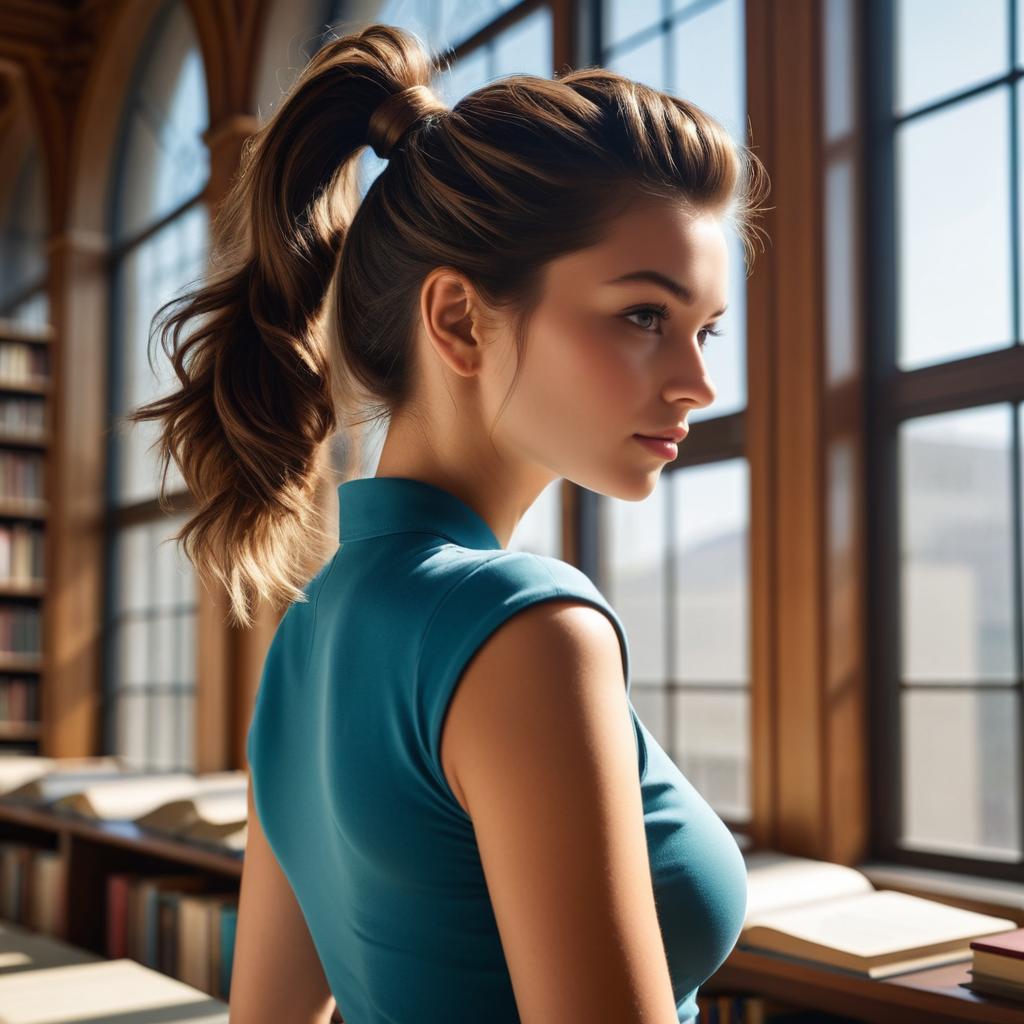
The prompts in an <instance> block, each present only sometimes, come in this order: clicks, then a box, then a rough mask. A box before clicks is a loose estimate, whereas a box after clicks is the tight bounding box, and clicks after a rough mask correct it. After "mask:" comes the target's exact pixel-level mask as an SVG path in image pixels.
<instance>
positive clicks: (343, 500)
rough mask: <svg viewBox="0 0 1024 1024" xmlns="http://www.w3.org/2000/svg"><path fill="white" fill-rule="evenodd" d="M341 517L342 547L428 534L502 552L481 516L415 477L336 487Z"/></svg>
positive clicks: (352, 482)
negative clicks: (385, 537) (384, 537)
mask: <svg viewBox="0 0 1024 1024" xmlns="http://www.w3.org/2000/svg"><path fill="white" fill-rule="evenodd" d="M338 517H339V519H338V525H339V540H340V542H341V543H342V544H344V543H345V542H346V541H352V540H363V539H365V538H367V537H380V536H382V535H384V534H388V533H430V534H434V535H435V536H438V537H446V538H447V539H448V540H450V541H453V542H454V543H456V544H459V545H461V546H462V547H466V548H479V549H480V550H494V549H500V548H501V542H500V541H499V540H498V538H497V537H496V536H495V534H494V531H493V530H492V529H491V528H490V526H488V524H487V521H486V520H485V519H484V518H483V516H481V515H480V513H479V512H477V511H476V510H475V509H473V508H471V507H470V506H469V505H467V504H466V502H464V501H463V500H462V499H461V498H457V497H456V496H455V495H454V494H452V493H451V492H450V491H446V490H442V489H441V488H440V487H436V486H435V485H434V484H428V483H426V482H425V481H423V480H414V479H412V478H411V477H404V476H371V477H359V478H357V479H353V480H346V481H345V482H344V483H342V484H341V485H340V486H339V487H338Z"/></svg>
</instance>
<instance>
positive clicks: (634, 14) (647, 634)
mask: <svg viewBox="0 0 1024 1024" xmlns="http://www.w3.org/2000/svg"><path fill="white" fill-rule="evenodd" d="M599 35H600V37H601V42H600V46H599V51H600V52H599V55H598V58H597V59H598V61H599V63H601V64H602V65H604V66H605V67H608V68H611V69H612V70H614V71H618V72H621V73H622V74H624V75H628V76H629V77H630V78H634V79H636V80H637V81H641V82H644V83H645V84H647V85H650V86H651V87H653V88H656V89H661V90H663V91H666V92H671V93H673V94H675V95H678V96H681V97H682V98H684V99H686V100H689V101H691V102H693V103H696V104H697V105H698V106H700V107H702V108H703V109H704V110H706V111H707V112H708V113H709V114H711V115H712V116H713V117H715V118H717V119H718V120H719V121H720V122H721V123H722V124H723V125H724V126H725V127H726V129H728V130H729V131H730V133H731V134H732V135H733V137H734V138H736V140H737V141H738V142H740V143H747V142H748V141H749V140H748V138H747V135H746V101H745V92H746V78H745V63H744V48H745V38H744V5H743V3H742V0H713V2H695V0H691V2H688V3H687V2H682V0H676V2H669V0H664V2H662V0H645V2H643V3H632V2H630V3H627V2H626V0H603V2H602V4H601V23H600V32H599ZM726 237H727V240H728V243H729V252H730V269H729V309H728V312H727V313H726V314H725V315H724V316H723V317H722V318H721V320H720V321H719V323H720V327H721V330H722V332H723V337H721V338H711V339H709V343H708V346H707V353H706V356H705V362H706V365H707V369H708V373H709V375H710V376H711V379H712V380H713V381H714V384H715V388H716V391H717V392H718V397H717V398H716V400H715V402H714V403H713V404H712V405H711V406H709V407H708V408H706V409H696V410H693V411H692V413H691V414H690V415H689V416H688V418H687V422H688V423H689V424H690V425H691V432H690V435H689V436H688V437H687V439H686V441H684V442H683V444H682V445H681V446H680V450H679V456H678V458H677V459H676V460H675V462H673V463H671V464H670V465H668V466H666V467H665V469H664V470H663V475H662V479H661V481H660V482H659V483H658V486H657V487H656V488H655V490H654V491H653V492H652V493H651V494H650V496H648V497H647V498H645V499H644V500H643V501H639V502H627V501H622V500H619V499H614V498H607V497H604V496H598V500H597V511H598V515H597V522H598V534H599V542H598V548H597V555H598V562H599V571H598V576H599V580H600V583H601V585H602V587H603V590H604V592H605V593H606V594H607V596H608V598H609V600H611V601H612V603H613V604H614V605H615V608H616V611H618V613H619V614H620V616H621V617H622V619H623V622H624V623H625V625H626V629H627V631H628V633H629V636H630V648H631V652H632V654H633V665H632V687H631V691H632V700H633V705H634V707H635V708H636V710H637V713H638V714H639V715H640V717H641V718H642V719H643V721H644V724H645V725H646V726H647V727H648V729H650V731H651V733H652V734H653V735H654V736H655V737H656V738H657V739H658V741H659V743H661V745H662V746H663V747H664V749H665V751H666V752H667V753H668V754H669V756H671V757H672V758H673V760H674V761H675V762H676V763H677V764H678V765H679V767H680V770H681V771H683V773H684V774H685V775H686V777H687V778H688V779H690V780H691V781H692V782H693V784H694V785H695V786H697V788H698V789H700V791H701V793H702V794H703V795H704V796H705V798H706V799H707V800H708V802H709V803H710V804H711V805H712V806H713V807H714V809H715V811H716V812H717V813H718V814H719V815H720V816H721V817H722V819H723V820H724V821H725V822H726V823H727V824H728V825H729V826H730V827H733V828H738V827H742V826H743V825H744V824H746V823H747V822H749V820H750V814H751V807H750V783H749V775H750V769H749V761H750V754H749V750H750V743H749V727H748V719H749V708H750V658H749V621H750V615H749V603H750V586H749V572H748V536H749V524H750V501H749V472H748V464H747V460H746V458H745V455H744V446H743V412H744V408H745V406H746V360H745V351H746V301H745V299H746V295H745V280H746V269H745V265H744V260H743V248H742V244H741V242H740V239H739V237H738V236H737V234H736V233H735V231H734V230H732V229H731V228H730V229H728V230H727V231H726Z"/></svg>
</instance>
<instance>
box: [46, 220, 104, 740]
mask: <svg viewBox="0 0 1024 1024" xmlns="http://www.w3.org/2000/svg"><path fill="white" fill-rule="evenodd" d="M107 248H108V243H107V238H106V236H105V235H101V234H92V233H89V232H85V231H80V232H73V231H64V232H62V233H61V234H59V235H57V236H56V237H55V238H54V239H53V240H52V241H51V244H50V309H51V321H52V323H53V327H54V336H55V338H56V339H58V343H55V344H54V345H53V347H52V350H51V368H50V379H51V391H50V399H49V401H50V414H51V417H52V418H51V424H52V430H51V437H52V442H53V443H52V445H51V447H50V449H49V450H48V456H49V457H48V460H47V466H46V477H47V494H48V495H49V508H50V514H49V518H48V520H47V536H46V544H47V547H48V550H47V580H46V591H47V592H46V614H45V615H44V617H43V650H44V652H45V680H44V685H43V687H42V691H41V697H42V707H41V712H42V721H43V737H42V746H41V748H40V752H41V753H42V754H44V755H46V756H50V757H54V756H56V757H74V756H85V755H90V754H94V753H96V752H98V751H99V749H100V739H101V737H100V729H101V725H102V723H101V719H100V711H101V692H102V687H101V685H100V679H101V676H100V672H101V656H102V649H103V645H102V640H103V635H102V633H103V566H104V551H103V535H104V531H103V518H104V515H105V513H106V503H105V495H104V487H103V483H104V466H105V464H106V436H105V433H104V430H103V426H102V425H103V424H104V423H105V422H106V410H107V387H106V385H107V338H106V332H105V331H104V330H103V325H105V324H106V323H107V297H108V295H109V288H108V286H107Z"/></svg>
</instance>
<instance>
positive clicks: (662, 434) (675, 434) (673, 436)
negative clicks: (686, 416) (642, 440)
mask: <svg viewBox="0 0 1024 1024" xmlns="http://www.w3.org/2000/svg"><path fill="white" fill-rule="evenodd" d="M689 432H690V431H689V428H688V427H670V428H669V429H668V430H659V431H657V432H656V433H652V434H637V435H636V436H637V437H647V438H650V439H651V440H652V441H674V442H675V443H676V444H678V443H679V442H680V441H682V439H683V438H684V437H686V435H687V434H688V433H689Z"/></svg>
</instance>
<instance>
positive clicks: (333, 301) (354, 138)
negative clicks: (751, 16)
mask: <svg viewBox="0 0 1024 1024" xmlns="http://www.w3.org/2000/svg"><path fill="white" fill-rule="evenodd" d="M432 71H433V66H432V63H431V61H430V58H429V57H428V55H427V54H426V52H425V51H424V49H423V47H422V45H421V44H420V42H419V40H418V39H417V38H416V37H415V36H414V35H412V34H410V33H408V32H406V31H405V30H403V29H401V28H397V27H393V26H389V25H371V26H369V27H368V28H366V29H364V30H363V31H361V32H358V33H355V34H352V35H347V36H344V37H342V38H338V39H334V40H332V41H331V42H329V43H327V44H325V45H324V46H323V47H322V48H321V49H320V50H319V51H318V52H317V53H316V54H315V55H314V56H313V58H312V59H311V60H310V62H309V64H308V65H307V66H306V67H305V68H304V69H303V70H302V72H301V73H300V74H299V76H298V78H297V79H296V81H295V82H294V84H293V86H292V87H291V89H290V90H289V92H288V94H287V96H286V97H285V98H284V99H283V101H282V102H281V104H280V105H279V107H278V109H277V110H276V111H275V112H274V114H273V115H272V116H271V117H270V119H269V120H268V121H267V123H266V124H264V125H263V126H261V127H260V129H259V130H258V131H257V132H256V133H255V134H254V135H253V136H251V137H250V138H249V139H248V140H247V142H246V144H245V147H244V149H243V153H242V161H241V166H240V169H239V173H238V175H237V177H236V178H235V180H234V182H233V184H232V186H231V188H230V190H229V191H228V193H227V195H226V197H225V199H224V201H223V203H222V205H221V207H220V208H219V210H218V211H217V215H216V217H215V219H214V223H213V228H212V234H213V245H212V252H213V257H212V270H211V274H210V276H208V277H207V279H206V280H205V281H204V282H202V283H201V284H200V285H199V286H197V287H195V288H194V289H193V290H191V291H187V292H185V293H184V294H182V295H181V296H179V297H178V298H176V299H172V300H171V302H169V303H165V304H164V306H162V307H161V308H160V309H159V310H158V311H157V314H156V316H155V317H154V326H155V325H156V324H157V322H158V321H159V320H161V319H162V318H163V317H164V314H165V313H167V312H168V311H169V310H170V311H173V312H171V313H170V315H168V316H166V318H165V319H164V320H163V327H162V330H161V331H160V338H161V342H162V346H163V349H164V351H165V352H166V354H167V355H168V357H169V358H170V360H171V362H172V364H173V366H174V370H175V372H176V374H177V378H178V381H179V382H180V387H178V388H177V390H175V391H173V392H172V393H170V394H168V395H166V396H164V397H162V398H159V399H157V400H155V401H152V402H150V403H149V404H147V405H143V406H140V407H139V408H138V409H136V410H134V411H132V412H131V413H129V414H128V418H129V419H130V420H132V421H138V420H144V419H159V420H161V421H162V430H161V434H160V437H159V438H158V441H157V444H158V445H159V447H160V458H161V461H162V465H163V473H162V480H161V503H163V501H164V500H165V492H164V487H165V485H166V478H167V470H168V468H169V462H170V459H171V458H173V459H174V460H175V462H176V463H177V465H178V467H179V468H180V470H181V474H182V476H183V478H184V480H185V483H186V484H187V486H188V488H189V490H190V492H191V494H192V496H193V499H194V501H195V509H194V514H193V515H192V516H191V518H190V519H189V520H188V522H186V524H185V525H184V527H182V529H181V531H180V532H179V533H178V534H177V535H176V538H177V539H180V540H182V541H183V542H184V545H185V549H186V552H187V554H188V557H189V558H190V559H191V560H192V562H193V563H194V565H195V566H196V569H197V571H198V572H199V574H200V576H201V577H202V579H203V581H204V583H205V582H207V581H212V580H218V581H220V582H221V583H222V584H223V585H224V586H225V588H226V589H227V592H228V595H229V597H230V610H231V615H232V618H233V621H234V623H236V624H241V625H245V626H248V625H249V624H250V623H251V621H252V610H253V605H252V601H253V598H254V597H258V598H262V599H266V600H269V601H270V602H271V603H272V604H274V605H275V606H280V605H284V604H288V603H291V602H292V601H299V600H305V594H304V592H303V589H302V588H303V587H304V586H305V585H306V584H307V583H308V581H309V579H310V576H311V575H312V573H313V572H315V571H316V567H317V565H318V564H319V562H320V560H321V559H322V557H323V556H322V552H321V550H320V548H319V545H318V544H317V543H312V542H311V538H312V539H313V540H314V541H315V539H316V538H323V537H325V536H329V535H328V534H326V531H325V530H324V526H325V524H324V522H323V519H322V515H323V513H322V511H320V509H319V507H318V505H317V503H316V502H315V501H314V500H313V495H314V491H315V488H316V486H317V484H318V482H319V480H320V479H321V474H322V469H321V465H320V456H321V453H322V446H323V443H324V441H326V440H327V439H328V438H330V436H331V435H332V434H333V433H334V431H335V430H336V429H337V427H338V418H337V410H338V409H339V408H345V409H348V408H350V407H352V406H353V405H354V401H353V399H354V397H355V392H356V391H359V390H361V391H362V396H363V398H364V400H367V401H369V402H370V403H374V404H375V405H376V408H377V411H376V412H375V413H373V414H372V415H371V416H370V417H367V418H366V419H363V420H347V421H346V422H347V423H355V422H366V421H367V419H375V418H377V417H380V416H384V415H387V414H389V413H393V412H394V411H396V410H397V409H399V408H400V407H402V406H403V403H405V402H406V401H407V400H408V399H409V398H410V396H411V395H412V394H413V392H414V386H415V380H414V374H413V366H414V363H413V359H412V354H413V344H414V339H415V336H416V335H415V328H416V319H417V316H418V309H419V290H420V286H421V284H422V282H423V279H424V277H425V276H426V274H427V273H428V272H429V271H430V270H431V269H432V268H434V267H437V266H448V267H452V268H455V269H457V270H459V271H460V272H462V273H464V274H465V275H466V276H467V278H468V279H469V280H471V281H472V282H473V284H474V285H475V287H476V288H477V290H478V292H479V294H480V296H481V298H482V299H483V301H484V302H485V303H487V304H488V305H489V306H490V307H492V308H494V309H496V310H500V311H501V313H502V315H504V316H506V317H509V318H510V320H511V323H512V325H513V328H514V332H515V338H516V344H517V350H518V352H519V353H520V355H521V354H522V351H523V339H524V337H525V329H526V325H527V322H528V318H529V315H530V312H531V311H532V309H533V308H534V307H535V305H536V302H537V300H538V291H539V285H540V281H541V276H542V270H543V267H544V265H545V264H546V263H547V262H548V261H550V260H552V259H555V258H556V257H558V256H560V255H563V254H566V253H569V252H572V251H575V250H577V249H580V248H584V247H587V246H589V245H592V244H595V243H596V242H598V241H599V240H600V238H601V235H602V232H603V230H604V228H605V226H606V225H607V223H608V221H609V219H610V218H612V217H614V215H615V214H616V213H617V212H619V211H620V210H621V209H622V208H623V207H624V206H625V204H626V202H627V201H628V200H629V199H630V198H633V197H636V196H637V195H641V194H642V195H648V196H655V197H664V198H671V199H674V200H677V201H681V202H683V203H684V204H688V206H689V207H690V208H692V209H694V210H695V211H711V212H714V213H717V214H721V215H723V216H731V217H732V219H733V221H734V223H735V225H736V227H737V229H738V232H739V234H740V237H741V239H742V242H743V245H744V250H745V256H746V263H747V268H748V273H749V268H750V266H751V263H752V259H753V248H752V241H753V238H754V236H755V234H756V233H757V232H758V231H759V230H760V229H759V228H757V226H756V225H755V224H754V223H753V218H754V216H756V215H757V214H759V213H760V212H761V209H762V208H761V207H760V203H761V200H762V199H763V198H764V197H765V196H766V194H767V190H768V178H767V174H766V172H765V170H764V168H763V165H762V164H761V162H760V161H759V160H758V159H757V157H756V156H755V155H754V154H753V153H752V152H751V151H750V150H749V149H748V148H746V147H744V146H741V145H739V144H737V143H736V142H734V141H733V139H732V138H731V137H730V135H729V134H728V132H727V131H726V130H725V129H724V128H723V127H722V126H721V125H720V124H719V123H718V122H717V121H715V120H714V119H713V118H711V117H710V116H709V115H708V114H706V113H705V112H704V111H702V110H701V109H700V108H699V107H697V106H695V105H694V104H692V103H688V102H687V101H686V100H683V99H679V98H677V97H674V96H670V95H667V94H666V93H662V92H658V91H657V90H655V89H652V88H649V87H647V86H645V85H643V84H641V83H638V82H635V81H632V80H631V79H628V78H625V77H623V76H622V75H620V74H617V73H615V72H613V71H609V70H606V69H603V68H599V67H589V68H584V69H581V70H576V71H571V72H568V73H566V74H564V75H562V76H561V77H560V78H556V79H554V80H549V79H545V78H540V77H536V76H533V75H510V76H507V77H504V78H499V79H497V80H495V81H492V82H489V83H488V84H486V85H484V86H482V87H481V88H479V89H476V90H475V91H473V92H471V93H469V94H468V95H467V96H465V97H463V98H462V99H461V100H460V101H459V102H458V103H456V104H455V106H454V107H452V108H451V109H450V110H448V109H447V108H446V106H445V105H444V104H443V103H442V102H441V101H440V100H438V99H437V98H436V97H435V96H434V95H433V93H432V92H431V91H430V84H429V83H430V78H431V72H432ZM413 87H419V88H413ZM399 93H402V94H403V95H402V97H401V98H400V99H396V98H395V97H396V94H399ZM389 98H390V100H391V101H390V102H388V101H389ZM375 115H376V116H375ZM368 144H372V145H373V146H374V148H375V150H376V151H377V152H378V153H388V152H389V150H390V159H389V162H388V164H387V166H386V168H385V169H384V170H383V171H382V172H381V173H380V174H379V175H378V176H377V178H376V179H375V180H374V181H373V183H372V185H371V186H370V188H369V190H368V191H367V194H366V196H365V198H364V199H363V200H362V202H361V203H360V202H359V189H358V180H357V177H356V174H357V168H358V162H357V159H356V158H357V157H358V156H359V155H360V153H361V152H363V149H364V147H365V146H367V145H368ZM392 147H393V148H392ZM730 207H731V209H730ZM762 251H763V246H762ZM325 297H326V298H327V300H328V301H326V302H325V301H324V300H325ZM186 325H188V326H189V328H190V331H189V333H188V336H187V337H184V338H183V329H184V328H185V326H186ZM151 341H152V338H151ZM151 358H152V353H151ZM517 378H518V368H517V371H516V377H515V378H514V379H513V387H514V385H515V379H517ZM353 386H354V387H353ZM510 393H511V392H510ZM506 400H507V399H506Z"/></svg>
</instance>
